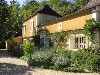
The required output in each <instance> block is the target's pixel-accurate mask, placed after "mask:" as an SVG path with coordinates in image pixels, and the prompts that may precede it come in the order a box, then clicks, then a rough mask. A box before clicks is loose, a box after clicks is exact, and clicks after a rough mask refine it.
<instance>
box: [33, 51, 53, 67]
mask: <svg viewBox="0 0 100 75" xmlns="http://www.w3.org/2000/svg"><path fill="white" fill-rule="evenodd" d="M53 55H54V51H53V50H43V51H36V52H34V53H33V55H32V59H33V61H34V64H33V65H35V66H36V65H37V66H40V67H45V68H46V67H49V66H50V65H52V60H51V59H52V57H53ZM35 62H36V63H35Z"/></svg>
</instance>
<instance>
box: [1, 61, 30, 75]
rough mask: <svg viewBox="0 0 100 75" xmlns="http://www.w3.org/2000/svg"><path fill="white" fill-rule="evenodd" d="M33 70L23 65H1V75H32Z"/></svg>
mask: <svg viewBox="0 0 100 75" xmlns="http://www.w3.org/2000/svg"><path fill="white" fill-rule="evenodd" d="M29 71H32V68H29V67H27V66H23V65H15V64H9V63H0V75H31V73H30V72H29Z"/></svg>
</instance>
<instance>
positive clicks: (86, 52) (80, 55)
mask: <svg viewBox="0 0 100 75" xmlns="http://www.w3.org/2000/svg"><path fill="white" fill-rule="evenodd" d="M90 55H91V52H90V49H82V50H78V51H76V52H72V55H71V59H72V62H73V63H72V66H74V67H81V68H83V67H84V66H85V62H86V59H87V58H88V57H89V56H90Z"/></svg>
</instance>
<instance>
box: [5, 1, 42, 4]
mask: <svg viewBox="0 0 100 75" xmlns="http://www.w3.org/2000/svg"><path fill="white" fill-rule="evenodd" d="M6 1H7V2H8V3H10V1H12V0H6ZM17 1H18V2H19V3H20V5H22V4H23V3H24V2H25V1H26V0H17ZM37 1H41V0H37Z"/></svg>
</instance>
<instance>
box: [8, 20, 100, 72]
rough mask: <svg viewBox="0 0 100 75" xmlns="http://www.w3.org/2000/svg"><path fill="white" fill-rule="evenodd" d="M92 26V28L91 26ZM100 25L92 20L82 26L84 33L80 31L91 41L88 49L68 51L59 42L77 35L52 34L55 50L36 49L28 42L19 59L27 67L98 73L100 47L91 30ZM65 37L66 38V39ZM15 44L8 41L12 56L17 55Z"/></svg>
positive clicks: (99, 67) (99, 69) (96, 28)
mask: <svg viewBox="0 0 100 75" xmlns="http://www.w3.org/2000/svg"><path fill="white" fill-rule="evenodd" d="M91 25H92V26H91ZM99 26H100V24H99V22H98V23H97V22H96V21H95V20H94V19H90V20H88V21H87V23H86V25H85V26H84V30H85V31H81V32H82V33H83V32H84V34H85V35H86V36H88V37H89V40H90V41H92V43H93V44H91V46H90V47H88V48H83V49H79V50H77V51H72V50H68V49H66V48H64V47H63V45H62V43H61V42H64V41H66V40H68V36H69V35H70V34H71V33H72V34H76V33H79V32H80V31H77V32H74V31H70V33H68V32H61V33H58V32H57V33H54V34H53V35H52V36H53V40H55V42H56V43H57V44H58V46H56V48H50V49H47V48H37V47H36V46H35V43H34V42H32V41H29V42H28V43H27V44H25V45H24V46H23V52H24V53H23V54H22V55H21V56H20V59H22V60H25V61H27V63H28V64H29V66H33V67H38V68H44V69H53V70H60V71H65V72H75V73H76V72H78V73H79V72H80V73H83V72H86V73H87V72H97V73H100V45H99V43H98V42H96V41H95V39H94V38H93V31H92V30H93V29H94V28H95V30H98V28H99ZM66 36H67V37H66ZM16 47H17V44H16V43H14V42H13V41H9V48H10V51H11V52H13V54H14V55H16V54H19V53H18V52H17V50H16Z"/></svg>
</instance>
